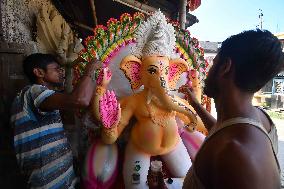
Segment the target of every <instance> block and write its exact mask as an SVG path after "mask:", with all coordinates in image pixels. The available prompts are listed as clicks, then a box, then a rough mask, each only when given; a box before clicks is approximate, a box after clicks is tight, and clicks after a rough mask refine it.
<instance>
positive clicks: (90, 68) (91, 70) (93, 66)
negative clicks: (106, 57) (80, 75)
mask: <svg viewBox="0 0 284 189" xmlns="http://www.w3.org/2000/svg"><path fill="white" fill-rule="evenodd" d="M102 65H103V64H102V62H101V61H99V60H98V59H92V60H91V61H90V62H88V63H87V65H86V68H85V72H84V75H87V76H93V75H94V74H95V70H97V69H100V68H101V67H102Z"/></svg>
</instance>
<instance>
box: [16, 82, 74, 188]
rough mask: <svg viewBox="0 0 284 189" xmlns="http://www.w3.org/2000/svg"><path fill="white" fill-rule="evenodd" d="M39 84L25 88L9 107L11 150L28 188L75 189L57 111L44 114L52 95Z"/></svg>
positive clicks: (71, 162)
mask: <svg viewBox="0 0 284 189" xmlns="http://www.w3.org/2000/svg"><path fill="white" fill-rule="evenodd" d="M54 93H55V91H53V90H49V89H48V88H47V87H45V86H42V85H36V84H34V85H32V86H27V87H25V88H24V89H23V90H22V91H21V92H20V94H18V96H17V97H16V98H15V100H14V102H13V105H12V112H11V113H12V117H11V123H12V126H13V128H14V147H15V151H16V156H17V160H18V163H19V165H20V168H21V170H22V172H23V174H24V175H25V176H27V178H28V185H29V187H30V188H74V185H75V182H76V179H75V174H74V170H73V158H72V152H71V149H70V146H69V144H68V142H67V138H66V136H65V132H64V129H63V124H62V121H61V116H60V113H59V111H58V110H54V111H50V112H43V111H41V110H40V109H39V106H40V104H41V102H43V101H44V100H45V99H46V98H47V97H49V96H50V95H52V94H54Z"/></svg>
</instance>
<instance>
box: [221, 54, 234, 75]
mask: <svg viewBox="0 0 284 189" xmlns="http://www.w3.org/2000/svg"><path fill="white" fill-rule="evenodd" d="M232 68H233V67H232V59H231V58H226V59H225V62H224V63H223V64H222V65H221V68H220V74H221V76H224V77H226V76H227V75H228V73H230V72H231V71H232Z"/></svg>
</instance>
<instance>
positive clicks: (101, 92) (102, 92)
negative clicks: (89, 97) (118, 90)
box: [96, 85, 106, 95]
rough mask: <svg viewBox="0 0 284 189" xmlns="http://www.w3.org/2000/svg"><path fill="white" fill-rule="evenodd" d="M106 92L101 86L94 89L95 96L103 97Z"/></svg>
mask: <svg viewBox="0 0 284 189" xmlns="http://www.w3.org/2000/svg"><path fill="white" fill-rule="evenodd" d="M105 92H106V88H105V87H103V86H99V85H98V86H97V87H96V95H103V94H104V93H105Z"/></svg>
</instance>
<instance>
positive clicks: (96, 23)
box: [89, 0, 98, 27]
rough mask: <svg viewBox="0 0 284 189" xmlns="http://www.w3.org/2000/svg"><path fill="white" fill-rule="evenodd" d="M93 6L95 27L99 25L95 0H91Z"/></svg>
mask: <svg viewBox="0 0 284 189" xmlns="http://www.w3.org/2000/svg"><path fill="white" fill-rule="evenodd" d="M89 2H90V4H91V8H92V13H93V19H94V24H95V25H94V27H96V26H97V25H98V19H97V12H96V7H95V1H94V0H89Z"/></svg>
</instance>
